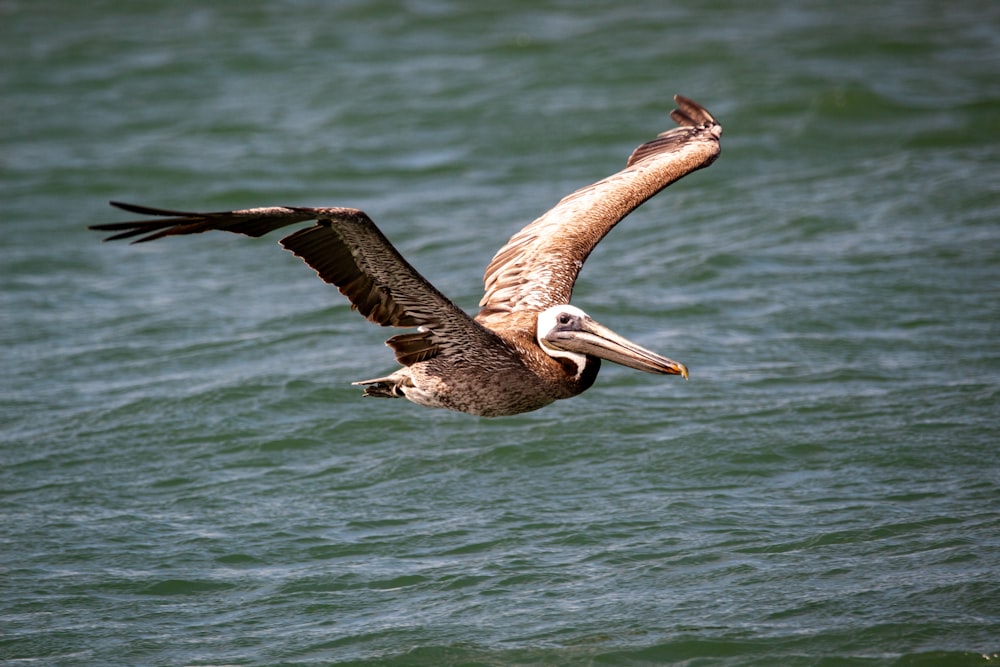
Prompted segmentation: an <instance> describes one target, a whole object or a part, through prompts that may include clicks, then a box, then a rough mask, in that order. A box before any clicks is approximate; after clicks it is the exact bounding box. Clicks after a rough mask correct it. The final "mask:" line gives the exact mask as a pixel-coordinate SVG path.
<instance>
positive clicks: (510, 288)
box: [90, 95, 722, 417]
mask: <svg viewBox="0 0 1000 667" xmlns="http://www.w3.org/2000/svg"><path fill="white" fill-rule="evenodd" d="M674 101H675V102H676V103H677V108H676V109H674V110H673V111H672V112H671V114H670V117H671V118H672V119H673V120H674V121H675V122H676V123H677V125H678V126H679V127H675V128H673V129H671V130H668V131H666V132H663V133H661V134H659V135H658V136H657V137H656V138H655V139H653V140H651V141H648V142H646V143H644V144H642V145H641V146H639V147H638V148H636V149H635V151H633V152H632V154H631V156H630V157H629V159H628V162H627V163H626V165H625V168H624V169H622V170H621V171H619V172H617V173H614V174H612V175H611V176H608V177H607V178H605V179H603V180H600V181H598V182H596V183H593V184H592V185H588V186H587V187H584V188H582V189H580V190H577V191H576V192H573V193H572V194H570V195H568V196H566V197H564V198H563V199H562V200H561V201H559V203H558V204H556V205H555V207H554V208H552V209H551V210H549V211H548V212H547V213H545V214H544V215H542V216H541V217H540V218H538V219H536V220H535V221H534V222H532V223H531V224H529V225H528V226H527V227H525V228H524V229H522V230H521V231H519V232H517V233H516V234H514V236H512V237H511V238H510V240H509V241H508V242H507V244H506V245H504V246H503V247H502V248H500V250H499V251H497V253H496V255H495V256H494V257H493V259H492V261H491V262H490V263H489V265H488V266H487V267H486V272H485V275H484V276H483V282H484V284H485V290H486V291H485V295H484V296H483V298H482V300H481V301H480V303H479V307H480V310H479V312H478V314H476V315H475V317H472V316H470V315H469V314H467V313H466V312H465V311H463V310H462V309H461V308H459V307H458V306H457V305H456V304H455V303H454V302H452V301H451V300H450V299H449V298H448V297H446V296H444V295H443V294H442V293H441V292H439V291H438V290H437V289H436V288H435V287H434V286H433V285H432V284H431V283H430V282H428V281H427V280H426V279H425V278H424V277H423V276H422V275H420V274H419V273H418V272H417V271H416V270H415V269H414V268H413V267H412V266H410V264H409V263H408V262H407V261H406V260H405V259H403V257H402V256H401V255H400V254H399V252H398V251H397V250H396V249H395V248H394V247H393V246H392V244H391V243H390V242H389V240H388V239H387V238H386V237H385V236H384V235H383V234H382V232H381V231H379V229H378V228H377V227H376V226H375V223H374V222H372V220H371V218H369V217H368V216H367V215H366V214H365V213H364V212H363V211H360V210H358V209H353V208H340V207H331V208H304V207H297V206H273V207H264V208H250V209H245V210H239V211H225V212H218V213H190V212H184V211H171V210H165V209H158V208H149V207H146V206H137V205H134V204H124V203H121V202H111V204H112V205H113V206H116V207H118V208H120V209H123V210H125V211H128V212H130V213H135V214H138V215H148V216H156V217H155V218H154V219H149V218H146V219H142V220H136V221H131V222H115V223H110V224H101V225H93V226H91V227H90V229H95V230H98V231H109V232H116V233H115V234H114V235H113V236H110V237H108V238H107V239H105V240H107V241H111V240H115V239H125V238H131V237H139V238H137V239H136V240H135V241H134V242H143V241H152V240H154V239H158V238H162V237H164V236H175V235H183V234H199V233H201V232H206V231H209V230H216V229H218V230H222V231H227V232H234V233H237V234H245V235H247V236H253V237H258V236H263V235H264V234H267V233H268V232H271V231H273V230H275V229H278V228H280V227H285V226H287V225H292V224H296V223H303V222H310V221H314V223H315V224H313V225H312V226H309V227H304V228H302V229H299V230H298V231H296V232H294V233H293V234H291V235H289V236H286V237H285V238H283V239H281V245H282V246H284V247H285V248H286V249H288V250H290V251H291V252H292V253H294V254H295V255H297V256H298V257H300V258H302V260H303V261H304V262H305V263H306V264H308V265H309V266H310V267H312V268H313V269H314V270H315V271H316V273H318V274H319V277H320V278H322V279H323V280H324V281H326V282H328V283H331V284H333V285H336V286H337V287H338V288H339V290H340V292H341V293H342V294H343V295H344V296H346V297H347V298H348V299H349V300H350V302H351V305H352V308H354V309H357V310H358V311H359V312H360V313H361V314H362V315H364V316H365V317H366V318H368V319H369V320H370V321H372V322H375V323H376V324H380V325H382V326H390V327H399V328H403V329H413V331H407V332H404V333H400V334H398V335H395V336H393V337H391V338H389V339H388V340H387V341H386V345H388V346H389V347H391V348H392V349H393V351H394V352H395V355H396V360H397V361H398V362H399V363H400V364H402V368H400V369H399V370H397V371H395V372H394V373H391V374H390V375H387V376H385V377H378V378H374V379H371V380H362V381H360V382H355V383H354V384H356V385H362V386H364V388H365V389H364V395H365V396H377V397H388V398H394V397H395V398H398V397H402V398H407V399H409V400H410V401H412V402H414V403H417V404H419V405H424V406H428V407H436V408H448V409H450V410H458V411H461V412H467V413H470V414H473V415H479V416H483V417H497V416H502V415H513V414H518V413H522V412H528V411H531V410H537V409H538V408H541V407H543V406H545V405H548V404H549V403H552V402H553V401H555V400H557V399H561V398H569V397H571V396H576V395H577V394H580V393H582V392H583V391H585V390H586V389H588V388H589V387H590V386H591V385H592V384H593V383H594V380H595V378H596V377H597V372H598V370H599V369H600V366H601V360H602V359H605V360H607V361H611V362H614V363H617V364H622V365H624V366H628V367H630V368H634V369H637V370H640V371H644V372H647V373H657V374H662V375H681V376H683V377H684V378H687V376H688V371H687V368H686V367H685V366H684V365H683V364H681V363H679V362H676V361H673V360H671V359H668V358H666V357H663V356H660V355H658V354H656V353H654V352H651V351H649V350H647V349H645V348H643V347H640V346H639V345H637V344H635V343H633V342H631V341H629V340H626V339H625V338H623V337H622V336H619V335H618V334H616V333H614V332H613V331H611V330H610V329H608V328H606V327H604V326H602V325H600V324H598V323H597V322H595V321H594V320H593V319H592V318H591V317H589V316H588V315H587V314H586V313H585V312H583V311H582V310H580V309H579V308H577V307H576V306H572V305H570V303H569V301H570V296H571V295H572V293H573V284H574V283H575V282H576V278H577V274H578V273H579V271H580V268H581V267H582V266H583V263H584V260H586V259H587V256H588V255H589V254H590V252H591V251H592V250H593V249H594V247H595V246H596V245H597V243H598V242H599V241H600V240H601V239H602V238H604V236H605V235H606V234H607V233H608V232H609V231H611V229H612V228H613V227H614V226H615V225H616V224H618V222H619V221H620V220H622V218H624V217H625V216H626V215H628V214H629V213H631V212H632V211H633V210H634V209H635V208H636V207H638V206H639V205H640V204H642V203H643V202H644V201H646V200H647V199H649V198H650V197H652V196H653V195H655V194H656V193H657V192H659V191H660V190H662V189H663V188H665V187H667V186H668V185H670V184H671V183H673V182H674V181H676V180H678V179H680V178H682V177H683V176H685V175H687V174H689V173H691V172H692V171H695V170H696V169H701V168H703V167H707V166H709V165H710V164H712V162H714V161H715V159H716V158H717V157H718V156H719V138H720V137H721V135H722V126H721V125H719V123H718V122H716V120H715V118H713V117H712V115H711V114H710V113H709V112H708V111H707V110H706V109H705V108H704V107H702V106H701V105H699V104H697V103H696V102H694V101H692V100H690V99H687V98H686V97H683V96H681V95H676V96H674Z"/></svg>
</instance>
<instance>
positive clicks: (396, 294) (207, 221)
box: [91, 202, 497, 365]
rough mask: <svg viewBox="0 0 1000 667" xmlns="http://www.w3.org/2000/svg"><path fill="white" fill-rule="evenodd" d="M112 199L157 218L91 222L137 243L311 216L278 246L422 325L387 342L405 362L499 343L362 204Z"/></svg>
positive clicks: (385, 314)
mask: <svg viewBox="0 0 1000 667" xmlns="http://www.w3.org/2000/svg"><path fill="white" fill-rule="evenodd" d="M111 203H112V205H114V206H117V207H118V208H121V209H124V210H126V211H129V212H132V213H139V214H143V215H153V216H162V217H160V218H158V219H154V220H136V221H132V222H116V223H109V224H102V225H93V226H91V229H95V230H98V231H111V232H117V233H116V234H114V235H113V236H111V237H109V238H108V239H106V240H109V241H110V240H114V239H123V238H131V237H134V236H141V238H139V239H138V240H137V242H143V241H151V240H153V239H158V238H162V237H164V236H173V235H179V234H198V233H201V232H206V231H209V230H215V229H218V230H223V231H228V232H234V233H238V234H246V235H248V236H263V235H264V234H267V233H268V232H270V231H273V230H275V229H278V228H280V227H285V226H287V225H292V224H295V223H299V222H308V221H310V220H315V221H316V224H315V225H313V226H311V227H306V228H303V229H300V230H299V231H297V232H295V233H293V234H291V235H290V236H286V237H285V238H283V239H282V240H281V245H283V246H284V247H285V248H287V249H288V250H290V251H292V252H293V253H295V254H296V255H297V256H298V257H300V258H302V260H303V261H305V263H306V264H308V265H309V266H311V267H312V268H313V269H314V270H315V271H316V273H318V274H319V277H320V278H322V279H323V280H324V281H326V282H328V283H331V284H333V285H336V286H337V287H338V288H339V290H340V292H341V293H342V294H343V295H344V296H346V297H347V298H348V299H349V300H350V302H351V305H352V306H353V307H354V308H356V309H357V310H358V311H359V312H360V313H361V314H362V315H364V316H365V317H366V318H368V319H369V320H371V321H372V322H375V323H376V324H381V325H382V326H393V327H404V328H409V327H419V330H418V331H416V332H413V333H405V334H401V335H398V336H394V337H393V338H390V339H389V341H387V342H388V344H389V345H390V346H392V347H393V349H394V351H395V352H396V358H397V359H398V360H399V362H400V363H401V364H403V365H410V364H413V363H416V362H418V361H424V360H426V359H430V358H431V357H434V356H435V355H437V354H440V353H442V352H447V351H448V350H450V349H454V348H460V347H467V346H469V345H476V344H479V345H483V344H485V343H487V342H488V343H490V344H492V345H495V344H496V342H497V339H496V336H495V334H493V333H492V332H490V331H488V330H487V329H485V328H484V327H483V326H481V325H480V324H478V323H477V322H475V321H474V320H473V319H472V318H471V317H469V315H468V314H466V313H465V312H464V311H463V310H462V309H461V308H459V307H458V306H457V305H455V304H454V303H453V302H452V301H451V300H450V299H448V298H447V297H446V296H444V295H443V294H441V292H439V291H438V290H437V289H436V288H435V287H434V286H433V285H431V284H430V282H428V281H427V280H426V279H425V278H424V277H423V276H421V275H420V274H419V273H418V272H417V270H416V269H414V268H413V267H412V266H411V265H410V264H409V262H407V261H406V260H405V259H403V257H402V255H400V254H399V252H398V251H397V250H396V249H395V248H394V247H393V245H392V244H391V243H390V242H389V240H388V239H387V238H386V237H385V236H384V235H383V234H382V232H381V231H379V229H378V228H377V227H376V226H375V223H374V222H372V220H371V218H369V217H368V216H367V215H366V214H365V213H364V212H363V211H359V210H357V209H351V208H302V207H292V206H287V207H286V206H275V207H266V208H251V209H245V210H240V211H223V212H217V213H191V212H186V211H170V210H165V209H156V208H148V207H145V206H136V205H134V204H123V203H120V202H111ZM143 234H145V236H142V235H143Z"/></svg>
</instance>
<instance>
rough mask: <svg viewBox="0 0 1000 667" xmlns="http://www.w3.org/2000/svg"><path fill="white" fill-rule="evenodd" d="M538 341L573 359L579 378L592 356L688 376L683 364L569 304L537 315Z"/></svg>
mask: <svg viewBox="0 0 1000 667" xmlns="http://www.w3.org/2000/svg"><path fill="white" fill-rule="evenodd" d="M538 344H539V345H540V346H541V348H542V349H543V350H544V351H545V353H546V354H548V355H549V356H550V357H552V358H554V359H556V360H569V361H572V362H573V363H574V364H575V366H576V369H577V376H578V377H579V375H581V374H582V373H583V370H584V369H585V368H586V367H587V362H588V361H589V360H591V359H593V360H595V361H596V360H598V359H607V360H608V361H612V362H614V363H616V364H621V365H622V366H628V367H629V368H634V369H636V370H640V371H643V372H646V373H657V374H660V375H682V376H684V378H685V379H687V376H688V370H687V367H685V366H684V364H681V363H678V362H676V361H673V360H672V359H667V358H666V357H661V356H660V355H658V354H656V353H655V352H651V351H649V350H647V349H646V348H644V347H641V346H639V345H636V344H635V343H633V342H632V341H630V340H627V339H625V338H623V337H622V336H619V335H618V334H616V333H615V332H614V331H612V330H611V329H608V328H607V327H604V326H602V325H600V324H598V323H597V322H595V321H594V320H593V319H592V318H591V317H590V316H589V315H587V313H585V312H583V311H582V310H580V309H579V308H577V307H576V306H570V305H568V304H567V305H563V306H552V307H551V308H548V309H546V310H544V311H542V312H541V313H539V314H538Z"/></svg>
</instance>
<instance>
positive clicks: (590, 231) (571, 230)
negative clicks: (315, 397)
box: [476, 95, 722, 326]
mask: <svg viewBox="0 0 1000 667" xmlns="http://www.w3.org/2000/svg"><path fill="white" fill-rule="evenodd" d="M674 100H675V101H676V102H677V105H678V108H677V109H675V110H674V111H673V112H672V113H671V118H673V119H674V121H675V122H677V123H678V124H679V125H680V127H677V128H674V129H672V130H668V131H666V132H663V133H662V134H660V135H659V136H658V137H657V138H656V139H653V140H652V141H649V142H647V143H645V144H642V145H641V146H639V147H638V148H636V149H635V151H633V153H632V155H631V156H630V157H629V159H628V162H627V163H626V165H625V168H624V169H623V170H621V171H619V172H617V173H615V174H612V175H611V176H608V177H607V178H605V179H602V180H600V181H598V182H596V183H594V184H592V185H588V186H587V187H585V188H581V189H580V190H577V191H576V192H573V193H572V194H570V195H568V196H566V197H564V198H563V199H562V200H561V201H560V202H559V203H558V204H556V205H555V207H553V208H552V209H550V210H549V211H548V212H547V213H545V214H544V215H542V216H541V217H540V218H538V219H537V220H535V221H534V222H532V223H531V224H529V225H528V226H527V227H525V228H524V229H522V230H521V231H519V232H517V233H516V234H514V236H512V237H511V238H510V240H509V241H508V242H507V244H506V245H504V246H503V247H502V248H500V250H499V251H497V253H496V255H495V256H494V257H493V259H492V261H491V262H490V263H489V265H488V266H487V267H486V272H485V274H484V276H483V283H484V286H485V289H486V293H485V295H484V296H483V298H482V300H481V301H480V303H479V305H480V311H479V314H478V316H477V318H476V319H477V320H479V321H480V322H483V323H486V324H487V326H489V325H490V323H492V322H495V321H502V320H503V318H504V317H506V315H507V314H508V313H511V312H516V311H519V310H526V311H534V312H541V311H542V310H545V309H546V308H548V307H550V306H554V305H558V304H563V303H569V301H570V297H571V296H572V293H573V284H574V283H575V282H576V278H577V275H578V274H579V272H580V269H581V268H582V267H583V263H584V261H585V260H586V259H587V257H588V256H589V255H590V252H591V251H592V250H593V249H594V247H595V246H596V245H597V244H598V243H599V242H600V240H601V239H602V238H604V236H605V235H606V234H607V233H608V232H610V231H611V229H612V228H613V227H614V226H615V225H616V224H618V222H620V221H621V220H622V219H623V218H624V217H625V216H627V215H628V214H629V213H631V212H632V211H633V210H635V209H636V208H637V207H638V206H639V205H640V204H642V203H643V202H644V201H646V200H647V199H649V198H650V197H652V196H653V195H655V194H656V193H657V192H659V191H660V190H662V189H663V188H665V187H667V186H668V185H670V184H671V183H673V182H674V181H676V180H678V179H680V178H682V177H683V176H685V175H687V174H689V173H691V172H692V171H695V170H696V169H701V168H703V167H707V166H708V165H710V164H711V163H712V162H713V161H714V160H715V159H716V158H717V157H718V155H719V137H720V136H721V134H722V126H721V125H719V124H718V123H717V122H716V120H715V118H713V117H712V115H711V114H710V113H709V112H708V111H707V110H706V109H705V108H704V107H702V106H700V105H699V104H697V103H696V102H693V101H691V100H689V99H688V98H686V97H683V96H681V95H677V96H675V97H674Z"/></svg>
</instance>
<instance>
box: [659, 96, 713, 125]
mask: <svg viewBox="0 0 1000 667" xmlns="http://www.w3.org/2000/svg"><path fill="white" fill-rule="evenodd" d="M674 102H675V103H676V104H677V108H676V109H674V110H673V111H671V112H670V117H671V118H672V119H673V120H674V122H675V123H677V124H678V125H680V126H681V127H698V128H709V127H713V126H714V127H717V128H718V134H722V126H721V125H719V123H718V121H716V120H715V117H714V116H713V115H712V114H710V113H709V112H708V109H706V108H705V107H703V106H701V105H700V104H698V103H697V102H695V101H694V100H692V99H691V98H690V97H684V96H683V95H674Z"/></svg>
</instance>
